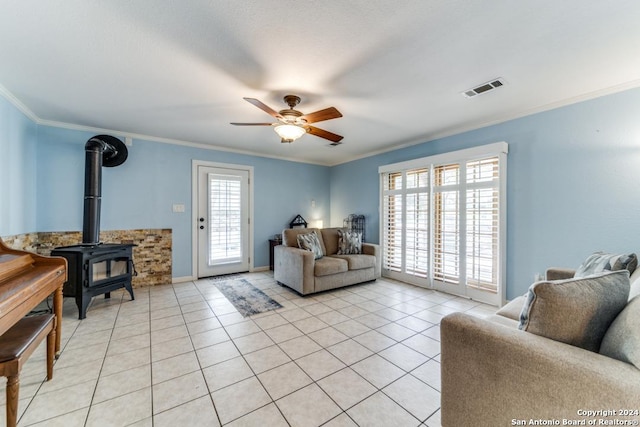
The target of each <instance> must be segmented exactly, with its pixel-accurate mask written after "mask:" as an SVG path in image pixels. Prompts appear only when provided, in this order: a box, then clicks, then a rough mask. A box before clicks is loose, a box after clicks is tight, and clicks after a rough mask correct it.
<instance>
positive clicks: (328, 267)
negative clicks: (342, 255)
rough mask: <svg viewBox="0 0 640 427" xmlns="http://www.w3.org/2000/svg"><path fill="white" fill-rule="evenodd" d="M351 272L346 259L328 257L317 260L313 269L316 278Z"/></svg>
mask: <svg viewBox="0 0 640 427" xmlns="http://www.w3.org/2000/svg"><path fill="white" fill-rule="evenodd" d="M346 271H349V266H348V264H347V261H346V260H344V259H339V258H335V257H332V256H326V257H323V258H321V259H318V260H316V263H315V265H314V267H313V274H314V276H317V277H320V276H328V275H330V274H336V273H344V272H346Z"/></svg>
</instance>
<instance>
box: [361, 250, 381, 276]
mask: <svg viewBox="0 0 640 427" xmlns="http://www.w3.org/2000/svg"><path fill="white" fill-rule="evenodd" d="M362 253H363V254H365V255H373V256H375V257H376V267H375V273H376V279H377V278H380V276H381V275H382V253H381V251H380V245H377V244H375V243H363V244H362Z"/></svg>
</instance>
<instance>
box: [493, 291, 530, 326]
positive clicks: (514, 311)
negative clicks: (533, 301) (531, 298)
mask: <svg viewBox="0 0 640 427" xmlns="http://www.w3.org/2000/svg"><path fill="white" fill-rule="evenodd" d="M525 301H526V296H525V295H522V296H519V297H518V298H516V299H514V300H513V301H511V302H509V303H508V304H506V305H505V306H504V307H502V308H501V309H500V310H498V311H496V314H498V315H500V316H504V317H506V318H507V319H511V320H516V321H519V320H520V313H522V306H523V305H524V302H525Z"/></svg>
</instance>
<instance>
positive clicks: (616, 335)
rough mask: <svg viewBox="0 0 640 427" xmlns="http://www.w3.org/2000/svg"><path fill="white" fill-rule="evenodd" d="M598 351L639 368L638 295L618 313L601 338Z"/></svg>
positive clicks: (639, 298)
mask: <svg viewBox="0 0 640 427" xmlns="http://www.w3.org/2000/svg"><path fill="white" fill-rule="evenodd" d="M600 353H601V354H604V355H605V356H609V357H613V358H614V359H618V360H622V361H623V362H627V363H631V364H632V365H634V366H635V367H636V368H638V369H640V297H635V298H634V299H633V300H631V301H630V302H629V304H627V306H626V307H625V308H624V310H622V312H620V314H618V317H616V319H615V320H614V321H613V323H612V324H611V326H610V327H609V330H608V331H607V333H606V334H605V335H604V338H603V339H602V345H601V346H600Z"/></svg>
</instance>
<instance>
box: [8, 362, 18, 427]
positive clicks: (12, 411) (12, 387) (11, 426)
mask: <svg viewBox="0 0 640 427" xmlns="http://www.w3.org/2000/svg"><path fill="white" fill-rule="evenodd" d="M19 392H20V374H17V375H11V376H9V377H7V427H16V424H17V422H18V398H19Z"/></svg>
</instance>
